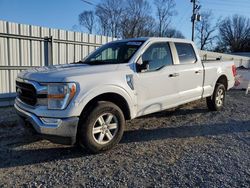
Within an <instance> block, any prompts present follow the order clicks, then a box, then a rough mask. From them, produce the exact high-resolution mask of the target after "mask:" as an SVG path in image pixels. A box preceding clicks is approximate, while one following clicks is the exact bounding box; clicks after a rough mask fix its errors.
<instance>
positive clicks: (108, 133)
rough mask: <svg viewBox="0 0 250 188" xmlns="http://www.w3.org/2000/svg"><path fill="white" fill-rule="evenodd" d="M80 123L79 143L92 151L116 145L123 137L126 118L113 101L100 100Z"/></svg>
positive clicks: (95, 151) (99, 150)
mask: <svg viewBox="0 0 250 188" xmlns="http://www.w3.org/2000/svg"><path fill="white" fill-rule="evenodd" d="M87 113H88V116H85V118H84V117H81V118H80V123H79V126H80V127H79V133H78V136H79V145H80V146H81V147H86V148H87V149H88V150H90V151H91V152H92V153H100V152H102V151H106V150H109V149H111V148H112V147H114V146H115V145H116V144H118V143H119V141H120V140H121V138H122V135H123V132H124V127H125V118H124V115H123V113H122V111H121V109H120V108H119V107H118V106H117V105H115V104H114V103H111V102H98V103H97V105H96V106H95V108H94V109H93V110H91V111H90V112H87Z"/></svg>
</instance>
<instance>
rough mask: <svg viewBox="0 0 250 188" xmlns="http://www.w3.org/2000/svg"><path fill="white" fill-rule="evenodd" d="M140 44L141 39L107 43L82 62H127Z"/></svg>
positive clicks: (141, 42)
mask: <svg viewBox="0 0 250 188" xmlns="http://www.w3.org/2000/svg"><path fill="white" fill-rule="evenodd" d="M142 44H143V41H129V42H114V43H108V44H106V45H104V46H102V47H100V48H99V49H97V50H96V51H95V52H94V53H92V54H91V55H90V56H89V57H87V58H86V59H85V60H84V61H83V63H86V64H90V65H96V64H98V65H100V64H119V63H127V62H128V61H129V60H130V59H131V57H132V56H133V55H134V54H135V52H136V51H137V50H138V49H139V48H140V46H141V45H142Z"/></svg>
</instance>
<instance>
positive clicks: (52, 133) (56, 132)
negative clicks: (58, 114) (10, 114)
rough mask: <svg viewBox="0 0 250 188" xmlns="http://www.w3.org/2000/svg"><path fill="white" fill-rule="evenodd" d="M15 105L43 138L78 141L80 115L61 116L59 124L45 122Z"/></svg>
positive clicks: (63, 141)
mask: <svg viewBox="0 0 250 188" xmlns="http://www.w3.org/2000/svg"><path fill="white" fill-rule="evenodd" d="M14 106H15V109H16V111H17V113H18V115H19V116H21V117H22V119H23V120H24V121H25V123H29V124H31V125H32V127H33V128H34V129H35V131H36V132H37V133H39V134H41V135H42V137H43V138H45V139H48V140H51V141H53V142H56V143H60V144H74V143H75V142H76V133H77V125H78V121H79V118H78V117H71V118H63V119H62V118H60V121H59V122H58V123H57V124H50V123H44V122H42V121H41V119H40V118H39V117H37V116H36V115H35V114H32V113H30V112H27V111H25V110H23V109H21V108H20V107H19V106H17V105H16V104H15V105H14Z"/></svg>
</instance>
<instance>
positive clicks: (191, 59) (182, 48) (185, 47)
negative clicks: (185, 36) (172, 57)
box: [175, 43, 197, 64]
mask: <svg viewBox="0 0 250 188" xmlns="http://www.w3.org/2000/svg"><path fill="white" fill-rule="evenodd" d="M175 46H176V49H177V53H178V56H179V60H180V64H192V63H195V62H196V60H197V59H196V55H195V52H194V49H193V46H192V45H191V44H186V43H175Z"/></svg>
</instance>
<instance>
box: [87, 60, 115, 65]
mask: <svg viewBox="0 0 250 188" xmlns="http://www.w3.org/2000/svg"><path fill="white" fill-rule="evenodd" d="M82 63H83V64H88V65H105V64H114V63H113V62H110V61H102V60H94V61H82Z"/></svg>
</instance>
